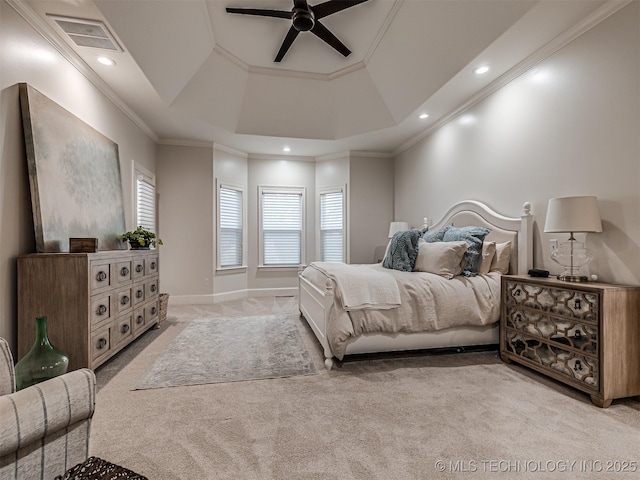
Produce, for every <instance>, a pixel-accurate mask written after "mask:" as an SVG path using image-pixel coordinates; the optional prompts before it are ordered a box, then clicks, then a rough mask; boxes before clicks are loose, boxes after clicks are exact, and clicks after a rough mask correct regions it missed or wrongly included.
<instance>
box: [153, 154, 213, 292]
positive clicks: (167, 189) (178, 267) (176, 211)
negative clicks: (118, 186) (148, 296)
mask: <svg viewBox="0 0 640 480" xmlns="http://www.w3.org/2000/svg"><path fill="white" fill-rule="evenodd" d="M156 172H157V179H156V191H157V194H158V212H159V221H158V233H159V236H160V238H162V241H163V245H162V247H160V262H161V268H160V290H162V291H163V292H167V293H169V294H171V295H172V296H173V295H178V296H180V295H193V296H205V297H206V296H212V295H213V270H214V263H213V258H214V243H213V238H214V236H213V232H214V223H213V219H214V210H213V205H214V203H213V192H214V184H213V147H184V146H172V145H161V146H160V147H159V148H158V163H157V170H156ZM205 279H207V281H206V283H208V285H205ZM169 301H170V302H172V301H175V300H174V299H172V298H171V297H170V299H169Z"/></svg>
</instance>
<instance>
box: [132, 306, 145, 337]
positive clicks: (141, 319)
mask: <svg viewBox="0 0 640 480" xmlns="http://www.w3.org/2000/svg"><path fill="white" fill-rule="evenodd" d="M145 313H146V309H145V308H144V307H141V308H136V309H135V310H134V311H133V318H132V320H131V323H132V325H131V326H132V327H133V333H134V334H135V333H136V332H137V331H138V330H140V329H141V328H142V327H144V326H145V325H146V324H147V322H146V318H145Z"/></svg>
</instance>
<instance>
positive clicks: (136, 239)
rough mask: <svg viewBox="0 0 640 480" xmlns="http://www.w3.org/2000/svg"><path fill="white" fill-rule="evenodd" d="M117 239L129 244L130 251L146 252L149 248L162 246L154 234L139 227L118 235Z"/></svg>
mask: <svg viewBox="0 0 640 480" xmlns="http://www.w3.org/2000/svg"><path fill="white" fill-rule="evenodd" d="M118 238H119V239H120V240H122V241H123V242H129V245H130V246H131V249H132V250H148V249H149V247H150V246H154V247H155V246H156V245H162V240H160V239H159V238H157V237H156V234H155V233H153V232H152V231H150V230H145V229H144V228H142V227H141V226H138V228H136V229H135V230H134V231H132V232H126V233H123V234H122V235H118Z"/></svg>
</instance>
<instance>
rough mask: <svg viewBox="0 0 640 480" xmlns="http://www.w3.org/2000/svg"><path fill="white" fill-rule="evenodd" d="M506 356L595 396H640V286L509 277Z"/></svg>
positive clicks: (601, 400) (503, 330) (597, 399)
mask: <svg viewBox="0 0 640 480" xmlns="http://www.w3.org/2000/svg"><path fill="white" fill-rule="evenodd" d="M501 298H502V315H501V319H500V356H501V357H502V359H503V360H504V361H506V362H510V361H513V362H518V363H520V364H522V365H526V366H528V367H530V368H532V369H534V370H537V371H538V372H541V373H544V374H546V375H548V376H550V377H552V378H555V379H556V380H559V381H561V382H564V383H566V384H568V385H571V386H573V387H575V388H578V389H580V390H582V391H584V392H586V393H588V394H589V395H590V396H591V401H592V402H593V403H594V404H595V405H597V406H599V407H604V408H606V407H608V406H609V405H610V404H611V401H612V400H613V399H616V398H622V397H630V396H635V395H640V287H634V286H625V285H612V284H605V283H596V282H585V283H572V282H564V281H562V280H558V279H556V278H533V277H528V276H526V275H523V276H520V275H505V276H503V277H502V297H501Z"/></svg>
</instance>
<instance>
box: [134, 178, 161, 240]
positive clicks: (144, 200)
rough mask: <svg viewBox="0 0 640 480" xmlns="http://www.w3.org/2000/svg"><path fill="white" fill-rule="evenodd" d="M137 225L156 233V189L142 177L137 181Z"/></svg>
mask: <svg viewBox="0 0 640 480" xmlns="http://www.w3.org/2000/svg"><path fill="white" fill-rule="evenodd" d="M136 219H137V222H136V224H137V225H140V226H142V228H144V229H146V230H149V231H151V232H154V233H155V231H156V187H155V185H153V184H152V183H150V182H148V181H146V180H145V179H144V178H142V177H138V178H137V179H136Z"/></svg>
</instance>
